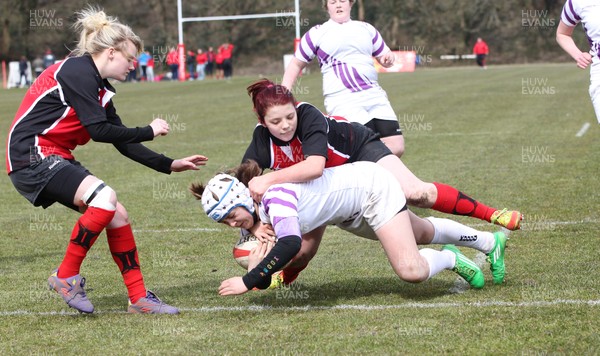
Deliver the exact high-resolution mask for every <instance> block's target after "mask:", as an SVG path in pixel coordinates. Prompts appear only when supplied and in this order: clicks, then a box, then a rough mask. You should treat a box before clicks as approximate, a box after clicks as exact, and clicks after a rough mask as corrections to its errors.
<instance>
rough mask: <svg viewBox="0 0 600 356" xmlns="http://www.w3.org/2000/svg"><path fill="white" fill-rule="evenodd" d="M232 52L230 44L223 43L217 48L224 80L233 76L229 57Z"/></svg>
mask: <svg viewBox="0 0 600 356" xmlns="http://www.w3.org/2000/svg"><path fill="white" fill-rule="evenodd" d="M232 52H233V45H232V44H231V43H223V44H222V45H221V46H220V47H219V54H220V55H221V57H222V58H223V65H222V67H223V76H224V77H225V79H228V78H231V76H232V75H233V64H232V62H231V56H232Z"/></svg>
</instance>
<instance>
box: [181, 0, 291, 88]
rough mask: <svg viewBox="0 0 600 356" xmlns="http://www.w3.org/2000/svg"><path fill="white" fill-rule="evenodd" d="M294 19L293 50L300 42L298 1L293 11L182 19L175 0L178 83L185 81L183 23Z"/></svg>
mask: <svg viewBox="0 0 600 356" xmlns="http://www.w3.org/2000/svg"><path fill="white" fill-rule="evenodd" d="M292 16H293V17H295V19H296V21H295V26H296V37H295V38H294V50H295V49H296V46H297V45H298V42H299V41H300V0H294V11H282V12H275V13H265V14H248V15H230V16H206V17H183V15H182V0H177V32H178V41H179V44H178V45H177V50H178V54H179V72H178V77H179V80H180V81H183V80H185V69H186V68H185V67H186V66H185V45H184V42H183V23H184V22H206V21H229V20H248V19H263V18H272V17H292Z"/></svg>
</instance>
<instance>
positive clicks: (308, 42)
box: [295, 20, 390, 96]
mask: <svg viewBox="0 0 600 356" xmlns="http://www.w3.org/2000/svg"><path fill="white" fill-rule="evenodd" d="M389 50H390V49H389V47H388V46H387V45H386V44H385V42H384V41H383V38H382V37H381V35H380V34H379V32H378V31H377V30H376V29H375V27H373V26H372V25H370V24H368V23H366V22H362V21H352V20H350V21H348V22H345V23H342V24H340V23H337V22H335V21H333V20H329V21H327V22H325V23H324V24H322V25H317V26H314V27H313V28H311V29H310V30H308V32H307V33H305V34H304V36H302V39H301V41H300V45H299V46H298V48H297V49H296V53H295V57H296V58H297V59H298V60H300V61H302V62H305V63H308V62H310V61H311V60H312V59H313V58H315V57H317V58H318V60H319V66H320V67H321V73H322V74H323V95H325V96H326V95H330V94H335V93H338V92H342V91H349V92H357V91H362V90H367V89H371V88H374V87H379V84H378V83H377V71H376V70H375V66H374V64H373V57H379V56H381V55H383V54H385V53H387V52H388V51H389Z"/></svg>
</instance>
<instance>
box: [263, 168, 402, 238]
mask: <svg viewBox="0 0 600 356" xmlns="http://www.w3.org/2000/svg"><path fill="white" fill-rule="evenodd" d="M405 205H406V200H405V199H404V193H403V192H402V188H401V187H400V184H399V183H398V182H397V181H396V179H395V178H394V176H393V175H392V174H391V173H390V172H388V171H387V170H385V169H384V168H383V167H381V166H380V165H378V164H376V163H373V162H354V163H347V164H343V165H341V166H337V167H332V168H326V169H325V170H324V171H323V175H322V176H321V177H319V178H317V179H314V180H312V181H308V182H304V183H283V184H276V185H273V186H271V187H270V188H269V189H268V190H267V191H266V192H265V194H264V195H263V198H262V201H261V203H260V205H259V209H258V215H259V218H260V219H261V221H262V222H264V223H268V224H271V225H272V226H273V229H274V230H275V234H276V236H278V237H279V238H281V237H285V236H290V235H296V236H301V234H303V233H307V232H309V231H312V230H314V229H316V228H317V227H319V226H323V225H338V226H339V227H340V228H342V229H344V230H347V231H350V232H352V233H354V234H355V235H358V236H362V237H366V238H370V239H376V236H375V233H374V230H377V229H378V228H380V227H381V226H383V225H384V224H385V223H387V222H388V221H389V220H390V219H392V218H393V217H394V216H395V215H396V214H397V213H398V212H399V211H400V210H401V209H402V208H403V207H404V206H405Z"/></svg>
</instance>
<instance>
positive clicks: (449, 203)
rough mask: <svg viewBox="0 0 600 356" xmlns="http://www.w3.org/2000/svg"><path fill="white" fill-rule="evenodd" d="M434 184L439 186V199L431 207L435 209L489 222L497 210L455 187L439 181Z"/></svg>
mask: <svg viewBox="0 0 600 356" xmlns="http://www.w3.org/2000/svg"><path fill="white" fill-rule="evenodd" d="M433 185H435V187H436V188H437V199H436V201H435V204H433V206H432V207H431V208H432V209H433V210H437V211H441V212H442V213H447V214H453V215H466V216H472V217H474V218H478V219H481V220H485V221H488V222H489V221H490V218H491V217H492V214H493V213H494V211H496V209H494V208H490V207H489V206H487V205H484V204H482V203H480V202H478V201H477V200H474V199H473V198H471V197H470V196H468V195H466V194H464V193H463V192H461V191H458V190H457V189H456V188H454V187H451V186H449V185H446V184H442V183H437V182H435V183H433Z"/></svg>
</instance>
